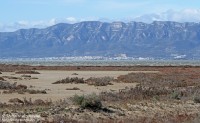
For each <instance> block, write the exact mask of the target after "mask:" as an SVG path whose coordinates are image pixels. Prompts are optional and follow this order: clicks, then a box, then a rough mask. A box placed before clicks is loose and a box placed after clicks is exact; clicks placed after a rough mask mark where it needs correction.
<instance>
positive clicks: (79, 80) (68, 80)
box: [52, 77, 85, 84]
mask: <svg viewBox="0 0 200 123" xmlns="http://www.w3.org/2000/svg"><path fill="white" fill-rule="evenodd" d="M68 83H74V84H83V83H85V81H84V80H83V78H78V77H73V78H69V77H67V78H65V79H62V80H58V81H56V82H54V83H52V84H68Z"/></svg>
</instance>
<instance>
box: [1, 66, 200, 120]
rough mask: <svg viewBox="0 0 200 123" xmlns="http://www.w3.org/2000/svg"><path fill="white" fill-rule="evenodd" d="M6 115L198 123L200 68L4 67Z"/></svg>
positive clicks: (2, 100) (3, 99)
mask: <svg viewBox="0 0 200 123" xmlns="http://www.w3.org/2000/svg"><path fill="white" fill-rule="evenodd" d="M0 72H1V73H0V92H1V94H0V107H1V108H0V111H1V113H2V114H12V113H21V114H23V113H24V114H35V115H39V116H40V117H39V118H38V119H35V120H38V121H40V122H61V121H63V122H77V123H78V122H80V123H83V122H91V123H93V122H97V123H101V122H102V123H112V122H113V123H114V122H122V123H127V122H130V123H132V122H136V123H138V122H140V123H165V122H166V123H182V122H185V123H189V122H200V67H192V66H176V67H173V66H155V67H154V66H129V67H123V66H118V67H115V66H109V67H108V66H107V67H106V66H96V67H95V66H93V67H92V66H25V65H5V64H1V65H0Z"/></svg>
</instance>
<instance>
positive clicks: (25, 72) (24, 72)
mask: <svg viewBox="0 0 200 123" xmlns="http://www.w3.org/2000/svg"><path fill="white" fill-rule="evenodd" d="M15 73H16V74H40V73H39V72H37V71H34V70H24V71H17V72H15Z"/></svg>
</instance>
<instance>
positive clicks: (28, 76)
mask: <svg viewBox="0 0 200 123" xmlns="http://www.w3.org/2000/svg"><path fill="white" fill-rule="evenodd" d="M21 77H24V78H31V75H21Z"/></svg>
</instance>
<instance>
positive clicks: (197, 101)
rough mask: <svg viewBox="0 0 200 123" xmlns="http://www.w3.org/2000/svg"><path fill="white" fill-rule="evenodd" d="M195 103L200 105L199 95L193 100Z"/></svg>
mask: <svg viewBox="0 0 200 123" xmlns="http://www.w3.org/2000/svg"><path fill="white" fill-rule="evenodd" d="M193 101H194V102H195V103H200V95H199V94H195V95H194V98H193Z"/></svg>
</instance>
